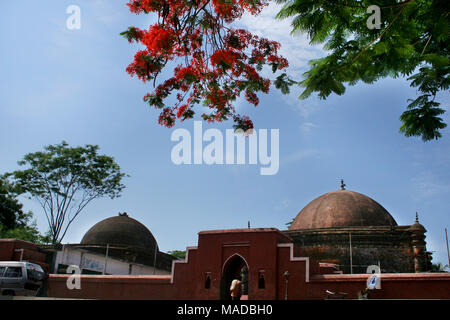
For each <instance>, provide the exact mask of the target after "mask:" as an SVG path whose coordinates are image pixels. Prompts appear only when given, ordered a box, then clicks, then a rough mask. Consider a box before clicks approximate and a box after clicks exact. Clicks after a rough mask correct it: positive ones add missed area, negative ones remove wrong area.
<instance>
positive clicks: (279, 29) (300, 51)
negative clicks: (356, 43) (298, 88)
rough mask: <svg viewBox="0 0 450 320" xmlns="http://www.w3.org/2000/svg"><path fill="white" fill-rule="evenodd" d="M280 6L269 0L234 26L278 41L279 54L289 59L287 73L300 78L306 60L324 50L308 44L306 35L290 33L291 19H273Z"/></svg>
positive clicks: (315, 56) (321, 53) (305, 65)
mask: <svg viewBox="0 0 450 320" xmlns="http://www.w3.org/2000/svg"><path fill="white" fill-rule="evenodd" d="M281 7H282V5H280V4H276V3H274V2H271V3H270V4H269V5H268V6H267V7H265V8H264V9H263V10H262V12H261V13H260V14H259V15H257V16H253V15H251V14H249V13H246V14H245V15H243V17H242V18H241V19H240V20H239V21H237V22H236V27H239V28H245V29H247V30H248V31H250V32H252V33H253V34H255V35H257V36H260V37H265V38H268V39H269V40H273V41H277V42H279V43H280V44H281V49H280V53H281V55H283V56H284V57H285V58H286V59H288V61H289V65H290V67H289V69H288V71H289V74H291V75H292V76H294V77H296V78H300V77H301V75H302V74H303V72H305V71H306V69H307V67H308V61H309V60H311V59H317V58H319V57H321V56H323V55H324V51H323V50H322V49H321V46H317V45H310V44H309V40H308V38H307V36H306V35H291V30H292V27H291V19H289V18H288V19H284V20H277V19H275V16H276V14H277V13H278V12H279V11H280V9H281Z"/></svg>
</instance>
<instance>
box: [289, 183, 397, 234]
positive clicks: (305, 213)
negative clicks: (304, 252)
mask: <svg viewBox="0 0 450 320" xmlns="http://www.w3.org/2000/svg"><path fill="white" fill-rule="evenodd" d="M396 225H397V223H396V222H395V220H394V218H393V217H392V216H391V215H390V214H389V212H387V210H386V209H385V208H383V207H382V206H381V205H380V204H379V203H378V202H376V201H375V200H373V199H371V198H369V197H368V196H365V195H363V194H361V193H358V192H354V191H349V190H338V191H333V192H329V193H326V194H324V195H322V196H320V197H318V198H316V199H314V200H313V201H311V202H310V203H309V204H308V205H306V207H304V208H303V210H301V211H300V212H299V214H298V215H297V217H296V218H295V219H294V221H293V222H292V224H291V226H290V228H289V230H304V229H319V228H338V227H369V226H396Z"/></svg>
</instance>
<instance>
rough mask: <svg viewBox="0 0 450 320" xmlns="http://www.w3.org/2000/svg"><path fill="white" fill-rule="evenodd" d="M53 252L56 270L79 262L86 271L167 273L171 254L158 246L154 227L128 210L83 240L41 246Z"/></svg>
mask: <svg viewBox="0 0 450 320" xmlns="http://www.w3.org/2000/svg"><path fill="white" fill-rule="evenodd" d="M41 250H42V251H44V252H47V253H53V254H49V256H50V257H51V260H52V261H50V262H49V263H50V264H51V265H52V266H53V269H52V271H53V273H66V269H67V267H68V266H69V265H76V266H78V267H79V268H80V270H81V272H82V274H114V275H153V274H155V275H166V274H170V271H171V268H172V260H174V259H175V258H174V257H172V256H171V255H169V254H167V253H164V252H161V251H159V250H158V244H157V242H156V240H155V238H154V237H153V235H152V233H151V232H150V230H148V229H147V228H146V227H145V226H144V225H143V224H142V223H140V222H139V221H137V220H135V219H133V218H130V217H129V216H128V215H127V214H126V213H122V214H119V215H118V216H115V217H110V218H107V219H105V220H103V221H100V222H98V223H97V224H95V225H94V226H93V227H92V228H91V229H89V230H88V232H86V234H85V235H84V237H83V239H82V240H81V242H80V243H79V244H64V245H61V244H58V245H49V246H41Z"/></svg>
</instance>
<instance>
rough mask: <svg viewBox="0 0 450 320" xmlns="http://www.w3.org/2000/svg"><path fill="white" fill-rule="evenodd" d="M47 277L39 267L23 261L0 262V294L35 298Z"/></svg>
mask: <svg viewBox="0 0 450 320" xmlns="http://www.w3.org/2000/svg"><path fill="white" fill-rule="evenodd" d="M46 277H47V275H46V273H45V271H44V270H43V269H42V267H41V266H39V265H37V264H34V263H30V262H23V261H0V293H1V295H11V296H36V294H37V292H38V291H39V289H40V288H41V287H42V282H43V281H44V280H45V279H46Z"/></svg>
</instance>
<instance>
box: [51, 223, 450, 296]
mask: <svg viewBox="0 0 450 320" xmlns="http://www.w3.org/2000/svg"><path fill="white" fill-rule="evenodd" d="M237 259H238V260H239V261H244V262H243V263H246V264H247V267H248V299H249V300H257V299H264V300H275V299H284V298H285V295H286V277H285V276H284V274H285V272H286V271H289V274H290V275H289V279H288V299H326V298H327V297H329V295H328V294H327V293H326V291H327V290H328V291H331V292H335V293H337V294H338V295H341V296H342V297H344V298H346V299H356V298H357V297H358V292H359V291H361V290H363V289H364V288H365V287H366V281H367V278H368V277H369V275H367V274H354V275H349V274H321V270H320V266H319V264H318V263H317V262H316V261H313V260H311V259H309V258H308V257H303V256H302V250H301V248H299V247H296V246H294V245H293V243H292V241H291V240H290V238H288V237H287V236H285V235H283V234H282V233H280V232H279V231H278V230H277V229H274V228H258V229H235V230H215V231H202V232H200V233H199V240H198V246H197V247H189V248H187V257H186V260H185V261H176V262H174V263H173V267H172V275H171V276H113V275H111V276H101V275H100V276H99V275H81V276H80V277H81V289H72V290H69V289H68V288H67V286H66V281H67V279H68V275H51V276H50V279H49V289H48V293H49V296H50V297H61V298H85V299H158V300H164V299H171V300H175V299H184V300H189V299H195V300H203V299H205V300H206V299H208V300H211V299H213V300H216V299H220V297H221V294H220V292H221V290H222V292H223V291H224V290H225V291H226V290H227V288H226V285H224V284H223V283H224V280H223V279H224V275H225V274H226V271H227V268H230V266H231V265H232V263H231V262H232V261H235V260H237ZM240 259H242V260H240ZM261 274H264V278H265V286H264V288H260V287H258V277H259V276H260V275H261ZM206 277H209V278H210V285H209V288H207V286H206V285H205V279H206ZM338 295H337V296H338ZM369 298H373V299H450V273H404V274H381V289H379V290H373V291H371V293H370V295H369Z"/></svg>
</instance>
